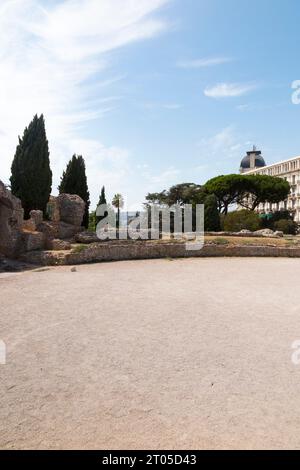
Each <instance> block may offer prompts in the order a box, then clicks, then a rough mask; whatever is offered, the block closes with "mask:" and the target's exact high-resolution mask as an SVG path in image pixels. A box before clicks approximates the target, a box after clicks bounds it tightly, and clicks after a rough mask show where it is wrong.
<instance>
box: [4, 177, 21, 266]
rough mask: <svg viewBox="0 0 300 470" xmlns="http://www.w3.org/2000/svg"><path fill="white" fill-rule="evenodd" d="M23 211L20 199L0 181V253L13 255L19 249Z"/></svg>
mask: <svg viewBox="0 0 300 470" xmlns="http://www.w3.org/2000/svg"><path fill="white" fill-rule="evenodd" d="M23 217H24V211H23V209H22V204H21V201H20V200H19V199H18V198H16V197H15V196H13V195H12V194H11V192H10V191H8V190H7V189H6V187H5V185H4V184H3V183H2V182H1V181H0V253H3V254H4V255H5V256H8V257H13V256H14V255H17V254H18V253H19V252H20V250H21V245H22V243H21V238H22V237H21V231H22V225H23Z"/></svg>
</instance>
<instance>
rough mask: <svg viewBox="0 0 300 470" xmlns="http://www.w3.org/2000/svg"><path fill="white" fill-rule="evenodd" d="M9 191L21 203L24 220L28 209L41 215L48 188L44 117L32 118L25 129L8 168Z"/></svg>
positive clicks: (48, 166)
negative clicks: (9, 168)
mask: <svg viewBox="0 0 300 470" xmlns="http://www.w3.org/2000/svg"><path fill="white" fill-rule="evenodd" d="M10 183H11V190H12V193H13V194H14V195H15V196H17V197H18V198H19V199H21V201H22V205H23V208H24V215H25V219H27V218H29V213H30V211H31V210H32V209H39V210H41V211H43V212H44V213H45V211H46V207H47V203H48V201H49V196H50V193H51V188H52V172H51V169H50V160H49V147H48V140H47V137H46V130H45V121H44V116H43V115H41V116H40V117H38V116H37V115H35V116H34V118H33V120H32V121H31V123H30V124H29V126H28V127H26V129H25V131H24V134H23V137H22V138H20V137H19V145H18V146H17V149H16V153H15V156H14V159H13V163H12V166H11V177H10Z"/></svg>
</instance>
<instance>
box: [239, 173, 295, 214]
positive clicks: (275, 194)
mask: <svg viewBox="0 0 300 470" xmlns="http://www.w3.org/2000/svg"><path fill="white" fill-rule="evenodd" d="M244 178H245V180H246V181H245V193H246V198H245V193H244V194H243V193H242V194H241V197H239V198H238V201H237V202H238V203H239V204H240V205H241V206H242V207H245V208H246V209H250V210H252V211H254V210H255V209H256V208H257V207H258V206H259V204H261V203H265V202H269V203H278V202H280V201H284V200H285V199H286V198H287V197H288V195H289V193H290V190H291V188H290V185H289V183H288V182H287V181H286V180H284V179H282V178H276V177H274V176H268V175H245V176H244ZM247 196H249V197H248V198H247Z"/></svg>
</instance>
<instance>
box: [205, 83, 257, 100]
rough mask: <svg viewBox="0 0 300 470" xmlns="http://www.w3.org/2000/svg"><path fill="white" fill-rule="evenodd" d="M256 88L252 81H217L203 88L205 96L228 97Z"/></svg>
mask: <svg viewBox="0 0 300 470" xmlns="http://www.w3.org/2000/svg"><path fill="white" fill-rule="evenodd" d="M256 88H257V85H255V84H253V83H244V84H242V83H219V84H218V85H214V86H212V87H207V88H206V89H205V90H204V94H205V96H208V97H209V98H228V97H236V96H243V95H246V94H247V93H249V92H250V91H253V90H255V89H256Z"/></svg>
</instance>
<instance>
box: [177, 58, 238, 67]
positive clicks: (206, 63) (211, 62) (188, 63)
mask: <svg viewBox="0 0 300 470" xmlns="http://www.w3.org/2000/svg"><path fill="white" fill-rule="evenodd" d="M232 61H233V59H232V58H230V57H210V58H206V59H193V60H181V61H179V62H177V67H180V68H183V69H200V68H204V67H212V66H215V65H222V64H226V63H228V62H232Z"/></svg>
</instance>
